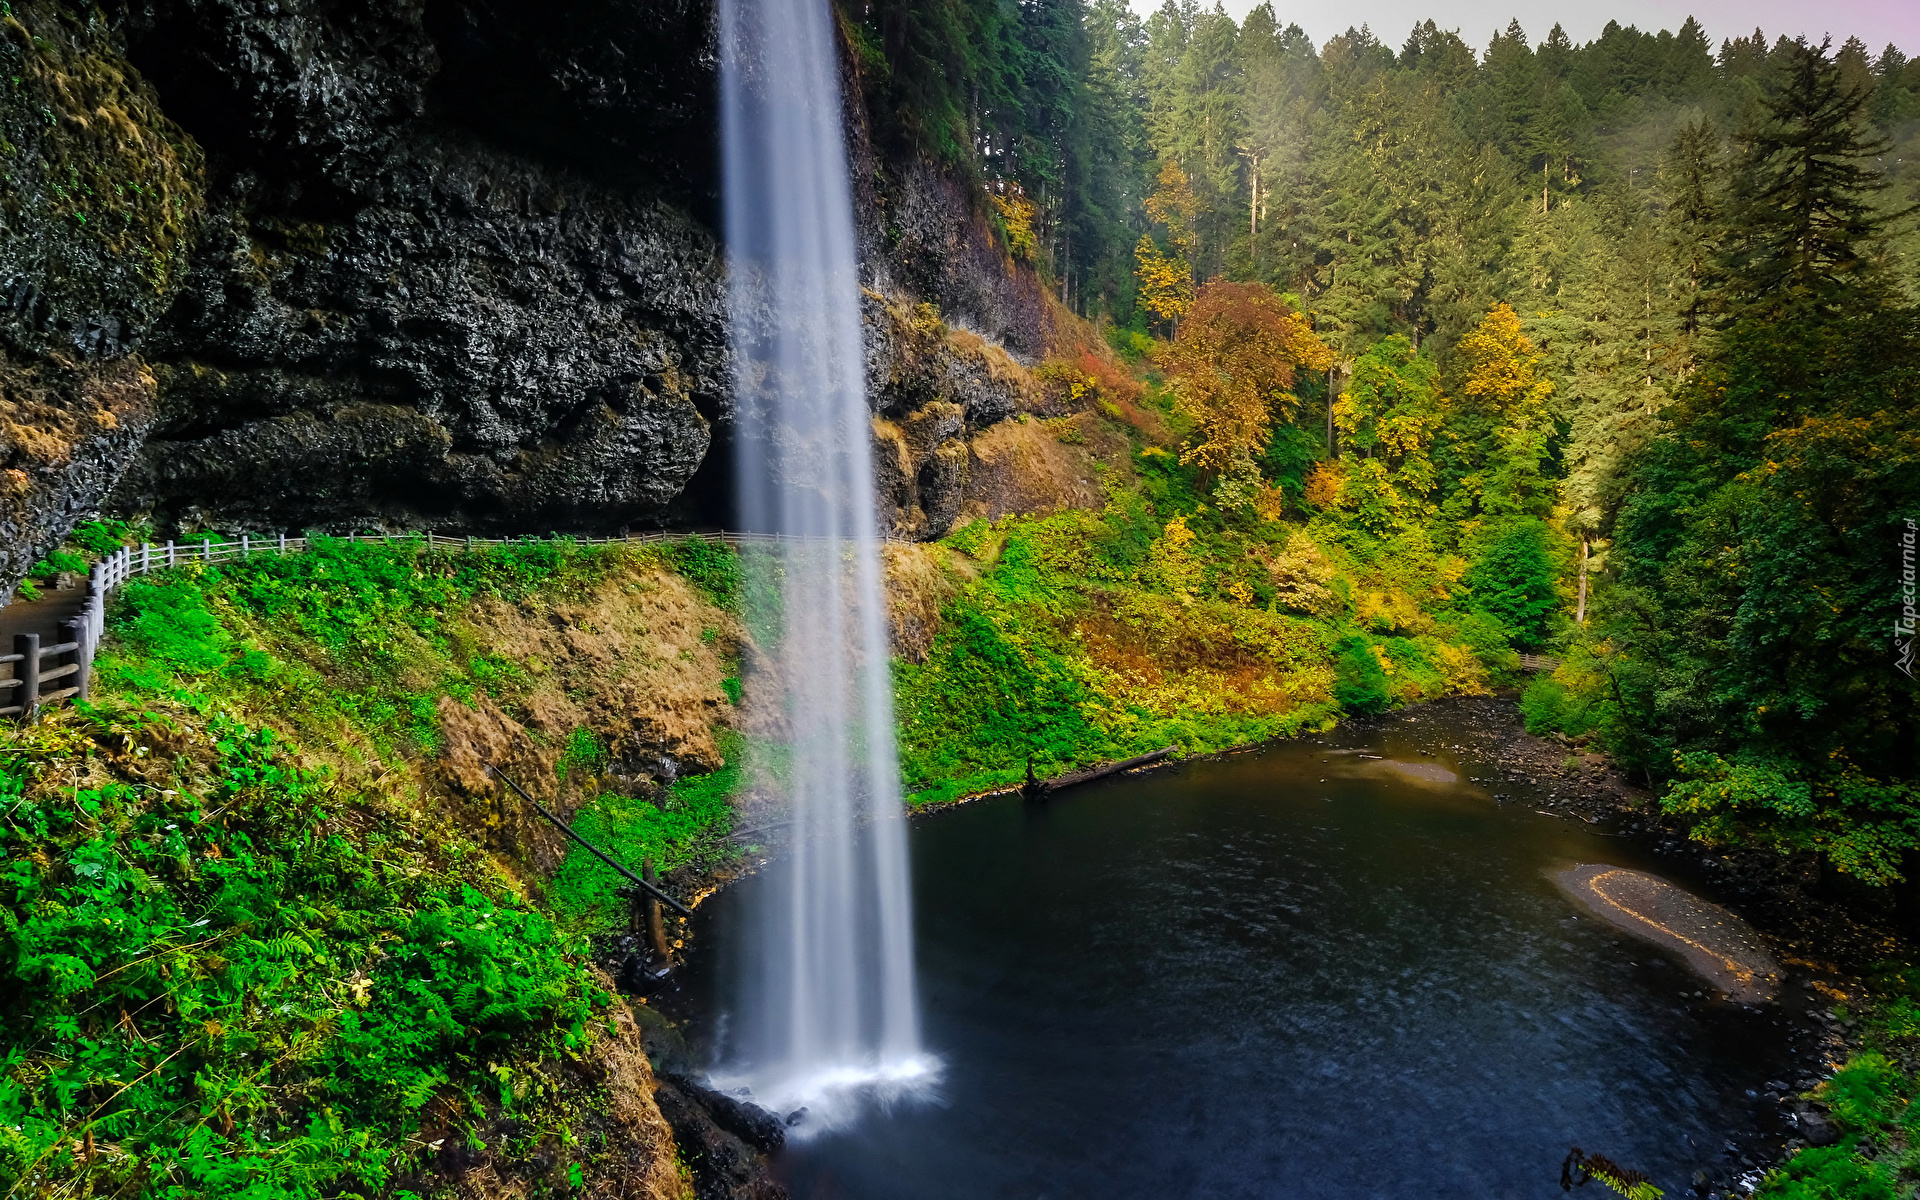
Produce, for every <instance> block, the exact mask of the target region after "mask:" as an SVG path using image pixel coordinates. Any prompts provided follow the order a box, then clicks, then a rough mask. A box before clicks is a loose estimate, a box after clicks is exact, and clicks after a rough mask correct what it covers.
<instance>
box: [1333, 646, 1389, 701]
mask: <svg viewBox="0 0 1920 1200" xmlns="http://www.w3.org/2000/svg"><path fill="white" fill-rule="evenodd" d="M1333 671H1334V684H1333V698H1334V699H1335V700H1338V701H1339V702H1340V706H1341V707H1342V708H1344V709H1346V710H1347V711H1348V712H1351V713H1356V714H1359V715H1361V716H1369V715H1371V714H1373V713H1377V712H1381V711H1384V710H1385V709H1386V707H1387V704H1388V701H1389V699H1390V697H1389V696H1388V694H1387V673H1386V671H1385V670H1383V669H1382V668H1381V666H1380V660H1379V659H1378V658H1377V657H1375V656H1374V653H1373V644H1372V643H1371V642H1369V641H1367V639H1366V638H1363V637H1360V636H1359V635H1357V634H1356V635H1353V636H1351V637H1346V638H1342V639H1341V640H1340V642H1339V644H1338V645H1336V646H1335V647H1334V650H1333Z"/></svg>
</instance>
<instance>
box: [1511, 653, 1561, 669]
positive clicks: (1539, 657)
mask: <svg viewBox="0 0 1920 1200" xmlns="http://www.w3.org/2000/svg"><path fill="white" fill-rule="evenodd" d="M1520 666H1521V668H1522V669H1523V670H1528V671H1558V670H1559V669H1560V660H1559V659H1557V658H1548V657H1547V656H1546V655H1544V654H1522V655H1521V656H1520Z"/></svg>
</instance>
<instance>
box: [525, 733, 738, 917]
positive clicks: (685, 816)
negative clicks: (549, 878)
mask: <svg viewBox="0 0 1920 1200" xmlns="http://www.w3.org/2000/svg"><path fill="white" fill-rule="evenodd" d="M720 748H721V753H722V754H723V755H725V757H726V765H725V766H723V767H721V768H720V769H719V770H717V771H711V772H708V773H707V774H704V775H689V776H685V777H683V778H680V779H676V780H674V781H673V783H671V784H669V785H668V786H667V788H666V789H665V795H664V796H662V797H661V798H660V799H659V800H658V801H657V802H656V801H654V800H649V799H643V798H640V797H635V796H625V795H621V794H619V793H614V792H608V793H603V794H601V795H600V796H597V797H595V798H594V799H593V800H591V801H589V802H588V803H587V805H586V807H584V808H582V809H581V810H580V812H579V813H578V814H577V815H576V816H575V817H574V820H573V828H574V829H575V830H576V831H577V832H578V833H579V834H580V836H582V837H584V838H586V839H587V840H588V841H591V842H593V843H594V844H595V845H597V846H599V847H601V848H602V849H605V850H606V851H607V852H608V853H610V854H611V855H612V856H613V857H614V858H615V859H617V860H618V861H619V862H620V863H621V864H622V865H623V866H625V867H626V868H627V869H628V870H631V871H633V872H634V873H635V874H638V873H640V870H641V867H642V865H643V864H644V863H645V862H646V861H647V860H648V859H651V860H652V861H653V865H654V867H655V869H657V870H659V871H660V872H662V873H665V872H667V871H671V870H674V869H676V868H678V867H683V866H688V865H692V866H695V867H705V866H712V865H715V864H717V863H718V862H720V861H722V860H724V859H725V858H726V857H727V856H728V855H729V853H730V849H729V847H728V844H727V833H728V831H729V830H730V829H731V828H732V824H733V808H732V803H731V801H732V798H733V794H734V792H735V791H737V790H738V789H739V786H740V778H741V772H742V769H743V768H742V758H743V757H744V755H743V752H742V751H743V743H742V739H741V738H740V737H739V736H738V735H737V734H728V735H727V736H725V737H723V738H722V739H721V743H720ZM625 884H626V880H625V879H623V878H622V877H621V876H620V874H619V872H617V871H615V870H614V869H613V868H612V867H609V866H608V865H607V864H606V863H604V862H602V861H600V859H599V858H598V857H596V856H595V855H593V854H590V853H588V852H587V851H585V850H583V849H581V848H580V847H579V846H574V847H572V848H570V850H569V851H568V854H567V859H566V862H565V863H563V864H562V865H561V868H560V871H559V873H558V874H557V875H555V876H554V880H553V883H552V885H551V886H550V887H549V888H548V890H547V905H548V907H549V908H550V909H551V910H552V911H553V912H554V914H555V915H556V917H557V918H558V919H559V920H560V922H561V923H562V925H563V926H565V927H567V928H569V929H579V930H584V931H589V932H599V931H602V930H606V929H610V928H614V927H616V926H618V925H619V924H620V923H621V922H622V921H623V920H624V919H625V914H626V911H627V908H626V901H625V900H623V899H622V898H621V897H620V895H619V889H620V888H621V887H622V886H623V885H625Z"/></svg>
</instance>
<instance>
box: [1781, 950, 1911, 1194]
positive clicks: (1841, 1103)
mask: <svg viewBox="0 0 1920 1200" xmlns="http://www.w3.org/2000/svg"><path fill="white" fill-rule="evenodd" d="M1916 980H1920V975H1917V974H1916V972H1915V971H1914V969H1913V968H1912V967H1909V966H1903V965H1900V964H1892V963H1885V964H1881V967H1880V969H1879V971H1878V972H1877V974H1876V977H1875V980H1874V983H1875V989H1876V992H1877V993H1878V998H1877V999H1876V1000H1875V1001H1874V1002H1873V1003H1872V1004H1871V1005H1870V1006H1868V1008H1867V1009H1866V1011H1864V1012H1860V1013H1848V1012H1847V1011H1846V1010H1845V1009H1844V1008H1842V1009H1840V1010H1838V1011H1839V1012H1840V1015H1842V1016H1850V1017H1854V1018H1857V1019H1858V1020H1859V1021H1860V1025H1861V1028H1862V1031H1863V1034H1864V1038H1863V1040H1864V1042H1865V1047H1864V1048H1863V1049H1862V1050H1860V1051H1859V1052H1857V1053H1855V1054H1854V1055H1852V1056H1851V1057H1850V1058H1848V1060H1847V1061H1846V1062H1845V1063H1844V1064H1842V1065H1841V1067H1840V1068H1839V1070H1837V1071H1835V1072H1834V1073H1833V1074H1832V1075H1831V1076H1830V1077H1829V1078H1828V1079H1826V1080H1825V1081H1824V1082H1823V1083H1821V1084H1820V1086H1819V1087H1818V1088H1816V1089H1814V1090H1813V1091H1812V1092H1810V1093H1808V1097H1807V1098H1809V1099H1812V1100H1816V1101H1818V1102H1820V1103H1821V1104H1824V1105H1825V1106H1826V1109H1827V1113H1828V1115H1829V1116H1830V1117H1831V1118H1832V1120H1833V1121H1834V1122H1835V1124H1837V1125H1838V1126H1839V1128H1840V1132H1841V1135H1842V1136H1841V1138H1840V1141H1839V1142H1838V1143H1836V1144H1835V1145H1831V1146H1818V1147H1813V1148H1809V1149H1805V1150H1801V1151H1800V1152H1798V1153H1797V1154H1795V1155H1793V1156H1792V1157H1791V1158H1789V1159H1788V1160H1787V1162H1786V1164H1785V1165H1784V1166H1782V1167H1780V1168H1779V1169H1777V1170H1775V1171H1772V1172H1771V1173H1769V1174H1768V1176H1767V1178H1766V1180H1765V1182H1764V1183H1762V1184H1761V1186H1760V1189H1759V1191H1758V1192H1757V1193H1756V1195H1757V1196H1758V1197H1759V1200H1894V1198H1895V1197H1897V1196H1906V1195H1911V1194H1912V1193H1913V1190H1914V1187H1915V1185H1916V1184H1917V1183H1920V1103H1916V1102H1915V1101H1916V1098H1920V1084H1917V1083H1916V1074H1915V1067H1916V1064H1920V1005H1916V999H1915V991H1914V984H1915V982H1916Z"/></svg>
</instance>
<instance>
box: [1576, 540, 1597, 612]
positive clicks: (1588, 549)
mask: <svg viewBox="0 0 1920 1200" xmlns="http://www.w3.org/2000/svg"><path fill="white" fill-rule="evenodd" d="M1592 553H1593V543H1592V541H1591V540H1589V538H1588V536H1587V534H1586V532H1585V531H1584V530H1583V531H1581V534H1580V599H1579V602H1578V603H1577V604H1575V606H1574V610H1573V620H1574V623H1575V624H1576V625H1585V624H1586V623H1587V559H1588V558H1589V557H1591V556H1592Z"/></svg>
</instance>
